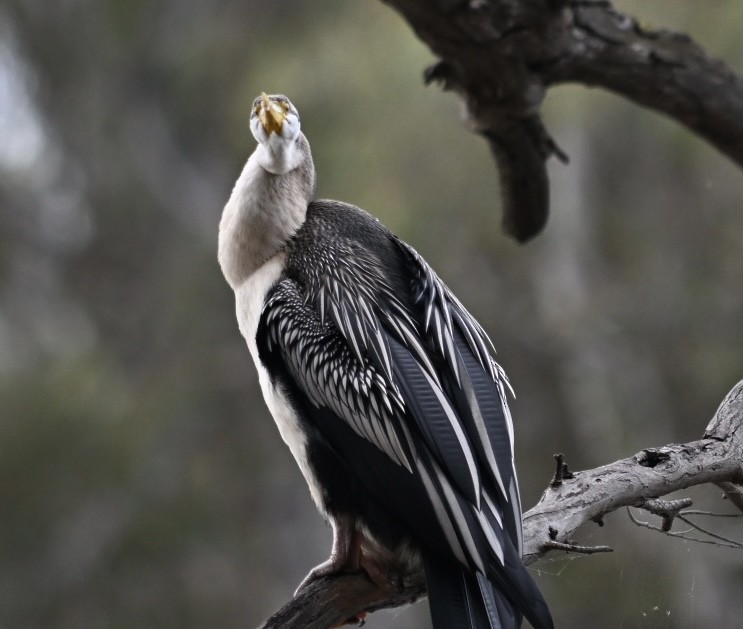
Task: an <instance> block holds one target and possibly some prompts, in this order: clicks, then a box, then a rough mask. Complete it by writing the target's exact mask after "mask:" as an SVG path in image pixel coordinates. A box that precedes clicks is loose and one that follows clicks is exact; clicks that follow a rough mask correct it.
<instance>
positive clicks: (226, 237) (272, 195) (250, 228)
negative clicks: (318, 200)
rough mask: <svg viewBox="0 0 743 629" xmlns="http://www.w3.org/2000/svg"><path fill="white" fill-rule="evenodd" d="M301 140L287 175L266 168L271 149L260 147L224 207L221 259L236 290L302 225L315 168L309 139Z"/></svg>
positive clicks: (221, 263) (225, 274) (220, 231)
mask: <svg viewBox="0 0 743 629" xmlns="http://www.w3.org/2000/svg"><path fill="white" fill-rule="evenodd" d="M297 143H298V144H297V147H296V150H297V151H298V159H297V165H296V167H294V168H292V169H291V170H289V171H288V172H284V173H283V174H275V173H272V172H269V171H268V170H267V169H266V161H267V156H266V150H267V149H266V147H264V146H262V145H258V148H257V149H256V150H255V152H254V153H253V154H252V155H251V156H250V158H249V159H248V161H247V163H246V164H245V167H244V168H243V171H242V173H241V174H240V177H239V178H238V180H237V183H236V184H235V187H234V189H233V190H232V194H231V195H230V199H229V201H228V202H227V205H225V207H224V211H223V212H222V220H221V221H220V224H219V254H218V258H219V264H220V266H221V267H222V272H223V273H224V276H225V278H226V279H227V282H228V283H229V284H230V286H232V288H233V289H234V288H237V287H238V286H239V285H240V284H242V283H243V282H244V281H245V280H246V279H247V278H248V277H250V275H252V273H253V272H254V271H255V270H256V269H258V267H260V266H261V265H262V264H263V263H264V262H266V261H267V260H269V259H270V258H271V257H273V256H274V255H275V254H276V253H278V252H279V251H280V250H281V249H282V248H283V247H284V245H285V244H286V242H287V241H288V240H289V239H290V238H291V237H292V236H293V235H294V234H295V233H296V232H297V230H298V229H299V228H300V227H301V226H302V224H303V223H304V220H305V216H306V212H307V205H308V203H309V202H310V201H311V200H312V195H313V192H314V184H315V172H314V166H313V163H312V156H311V154H310V148H309V144H308V143H307V140H306V139H305V137H304V136H303V135H301V134H300V136H299V138H297ZM272 170H273V169H272Z"/></svg>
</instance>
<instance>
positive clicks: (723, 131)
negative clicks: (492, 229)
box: [382, 0, 743, 241]
mask: <svg viewBox="0 0 743 629" xmlns="http://www.w3.org/2000/svg"><path fill="white" fill-rule="evenodd" d="M382 1H383V2H385V3H386V4H388V5H390V6H391V7H393V8H394V9H396V10H397V11H398V12H399V13H400V14H402V16H403V17H404V18H405V20H406V21H407V22H408V23H409V24H410V26H411V27H412V28H413V30H414V31H415V32H416V34H417V35H418V37H420V38H421V39H422V40H423V41H424V42H425V43H426V44H427V45H428V46H429V47H430V48H431V50H432V51H433V52H434V54H436V55H437V56H438V57H439V58H440V59H441V61H440V62H439V63H437V64H436V65H434V66H433V68H430V69H429V70H428V71H427V72H426V75H425V76H426V81H427V82H431V81H437V82H439V83H441V84H442V85H443V87H444V89H451V90H454V91H456V92H458V93H459V94H460V95H461V96H462V97H463V99H464V101H465V104H466V106H467V111H468V118H469V122H470V126H471V128H472V130H473V131H475V132H477V133H480V134H482V135H483V136H484V137H485V138H486V140H487V141H488V144H489V145H490V148H491V151H492V153H493V155H494V157H495V161H496V164H497V168H498V172H499V176H500V180H501V194H502V197H503V212H504V216H503V223H504V228H505V229H506V231H507V232H508V233H509V234H511V235H512V236H514V237H515V238H516V239H517V240H519V241H525V240H528V239H529V238H531V237H533V236H534V235H536V234H537V233H539V231H540V230H541V229H542V227H543V226H544V224H545V222H546V220H547V214H548V211H549V181H548V177H547V169H546V161H547V159H548V158H549V157H550V156H551V155H557V156H558V157H559V158H561V159H563V160H564V159H566V158H565V156H564V154H563V153H562V152H561V151H560V150H559V149H558V148H557V145H556V144H555V142H554V141H553V140H552V138H551V137H550V134H549V133H548V131H547V130H546V129H545V127H544V125H543V123H542V120H541V117H540V115H539V107H540V105H541V103H542V100H543V99H544V96H545V93H546V91H547V89H548V88H549V87H551V86H553V85H557V84H560V83H566V82H577V83H582V84H585V85H590V86H599V87H604V88H606V89H609V90H611V91H613V92H615V93H617V94H620V95H622V96H625V97H626V98H629V99H631V100H633V101H634V102H636V103H638V104H640V105H643V106H645V107H649V108H651V109H654V110H656V111H658V112H661V113H664V114H666V115H668V116H670V117H672V118H675V119H676V120H677V121H679V122H680V123H682V124H684V125H686V126H687V127H688V128H690V129H691V130H692V131H693V132H695V133H696V134H698V135H699V136H700V137H702V138H704V139H705V140H707V141H708V142H710V143H711V144H712V145H713V146H715V147H716V148H717V149H719V150H720V151H722V152H723V153H725V154H726V155H728V156H729V157H730V158H731V159H733V160H734V161H736V162H737V163H738V164H739V165H741V166H743V77H741V76H740V75H739V74H736V73H735V72H733V70H731V69H730V68H729V67H728V66H727V65H726V64H725V63H724V62H722V61H720V60H718V59H714V58H712V57H710V56H709V55H707V54H706V53H705V52H704V50H703V49H702V48H700V47H699V46H698V45H697V44H695V43H694V42H693V41H692V40H691V39H690V38H689V37H688V36H686V35H680V34H676V33H671V32H668V31H651V30H647V29H644V28H642V27H641V26H640V25H639V24H638V22H637V21H636V20H635V19H634V18H631V17H628V16H625V15H622V14H621V13H619V12H617V11H616V10H614V8H613V7H612V6H611V3H609V2H602V1H596V2H589V1H585V0H436V1H432V0H382Z"/></svg>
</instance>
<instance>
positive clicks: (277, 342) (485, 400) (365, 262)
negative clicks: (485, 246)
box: [219, 94, 552, 629]
mask: <svg viewBox="0 0 743 629" xmlns="http://www.w3.org/2000/svg"><path fill="white" fill-rule="evenodd" d="M250 129H251V131H252V133H253V135H254V136H255V139H256V140H257V142H258V146H257V148H256V149H255V152H254V153H253V154H252V155H251V156H250V158H249V159H248V161H247V163H246V165H245V167H244V169H243V171H242V173H241V175H240V177H239V179H238V180H237V183H236V184H235V187H234V189H233V191H232V195H231V196H230V199H229V201H228V202H227V205H226V206H225V208H224V212H223V214H222V219H221V222H220V226H219V262H220V265H221V267H222V270H223V272H224V275H225V278H226V279H227V282H228V283H229V284H230V286H231V287H232V288H233V289H234V291H235V297H236V302H237V303H236V306H237V319H238V322H239V327H240V331H241V332H242V334H243V336H244V337H245V340H246V341H247V344H248V348H249V349H250V353H251V354H252V356H253V359H254V361H255V364H256V367H257V369H258V374H259V378H260V385H261V388H262V390H263V395H264V397H265V400H266V403H267V405H268V408H269V409H270V411H271V413H272V415H273V417H274V419H275V420H276V423H277V425H278V428H279V431H280V433H281V436H282V438H283V439H284V441H285V442H286V443H287V444H288V446H289V448H290V450H291V452H292V454H293V455H294V458H295V459H296V460H297V463H298V464H299V467H300V469H301V471H302V473H303V475H304V477H305V479H306V480H307V483H308V485H309V488H310V492H311V494H312V498H313V500H314V502H315V504H316V505H317V507H318V508H319V509H320V511H321V512H322V513H323V514H324V515H325V517H326V518H327V519H328V520H329V521H330V523H331V525H332V527H333V547H332V552H331V555H330V558H329V559H328V560H327V561H326V562H324V563H323V564H321V565H319V566H317V567H316V568H314V569H313V570H312V572H311V573H310V574H309V575H308V577H307V579H312V578H313V577H314V576H318V575H322V574H328V573H332V572H336V571H346V570H347V571H353V570H359V569H363V570H365V571H366V572H367V573H368V574H369V576H370V578H371V579H372V580H374V581H377V582H379V583H383V581H384V578H385V571H386V570H388V569H389V567H390V566H391V565H396V566H397V568H398V569H400V568H402V569H404V570H413V569H415V568H416V567H420V566H421V564H422V566H423V568H424V569H425V574H426V582H427V589H428V599H429V605H430V609H431V616H432V619H433V624H434V626H435V627H436V628H437V629H458V628H466V629H474V628H476V629H495V628H497V627H504V628H508V627H518V626H520V624H521V618H522V615H523V616H526V618H527V619H528V620H529V621H530V622H531V623H532V625H534V626H535V627H538V628H548V627H551V626H552V620H551V618H550V614H549V611H548V609H547V606H546V604H545V602H544V600H543V599H542V596H541V594H540V592H539V590H538V589H537V587H536V585H535V584H534V582H533V581H532V579H531V576H530V575H529V573H528V571H527V570H526V568H525V567H524V565H523V563H522V561H521V549H522V537H521V536H522V533H521V506H520V500H519V493H518V486H517V482H516V474H515V469H514V465H513V426H512V423H511V417H510V413H509V410H508V406H507V404H506V398H505V388H506V386H508V382H507V380H506V377H505V374H504V373H503V371H502V369H501V368H500V367H499V365H498V364H497V363H496V362H495V361H494V360H493V358H492V355H491V346H490V341H489V339H488V338H487V336H486V334H485V332H484V331H483V330H482V328H481V327H480V325H479V324H478V323H477V322H476V321H475V320H474V319H473V318H472V316H471V315H470V314H469V313H468V312H467V311H466V310H465V308H464V307H463V306H462V304H461V303H460V302H459V301H458V300H457V298H456V297H455V296H454V295H453V294H452V293H451V291H450V290H449V289H448V288H447V287H446V286H445V285H444V283H443V282H442V281H441V280H440V279H439V278H438V276H437V275H436V274H435V273H434V272H433V270H432V269H431V268H430V267H429V266H428V264H426V262H425V261H424V260H423V259H422V258H421V257H420V256H419V255H418V254H417V253H416V252H415V250H413V248H412V247H410V246H409V245H407V244H406V243H404V242H402V241H401V240H400V239H399V238H397V237H396V236H395V235H394V234H392V233H391V232H390V231H388V230H387V229H386V228H385V227H384V226H383V225H381V224H380V223H379V221H377V220H376V219H375V218H373V217H372V216H370V215H369V214H367V213H366V212H364V211H363V210H361V209H359V208H357V207H354V206H352V205H348V204H345V203H340V202H337V201H328V200H313V193H314V187H315V169H314V165H313V161H312V155H311V153H310V147H309V144H308V142H307V139H306V138H305V136H304V134H302V133H301V131H300V124H299V115H298V114H297V110H296V109H295V108H294V106H293V105H292V104H291V103H290V102H289V100H288V99H287V98H286V97H284V96H266V95H265V94H263V95H262V96H260V97H259V98H257V99H256V101H255V103H254V104H253V110H252V115H251V119H250ZM359 611H362V610H359Z"/></svg>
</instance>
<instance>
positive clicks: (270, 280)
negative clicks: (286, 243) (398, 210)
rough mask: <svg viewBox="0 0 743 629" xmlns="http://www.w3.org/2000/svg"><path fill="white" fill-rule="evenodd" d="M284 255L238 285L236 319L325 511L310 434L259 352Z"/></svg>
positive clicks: (289, 441) (312, 490) (285, 436)
mask: <svg viewBox="0 0 743 629" xmlns="http://www.w3.org/2000/svg"><path fill="white" fill-rule="evenodd" d="M285 259H286V256H285V255H284V254H283V253H279V254H277V255H275V256H274V257H273V258H271V259H270V260H268V261H267V262H265V263H264V264H263V265H262V266H261V267H259V268H258V270H256V271H255V272H254V273H253V274H252V275H251V276H250V277H249V278H248V279H247V280H245V281H244V282H243V283H242V284H241V285H240V286H238V287H236V288H235V300H236V308H237V321H238V325H239V326H240V332H241V333H242V335H243V336H244V337H245V340H246V342H247V344H248V349H249V350H250V354H251V356H252V357H253V361H254V362H255V366H256V368H257V370H258V380H259V382H260V385H261V390H262V391H263V398H264V399H265V400H266V405H267V406H268V410H269V411H271V415H273V418H274V420H275V421H276V425H277V426H278V428H279V433H280V434H281V438H282V439H283V440H284V442H285V443H286V444H287V445H288V446H289V450H291V453H292V455H293V456H294V458H295V459H296V461H297V464H298V465H299V469H300V470H301V471H302V474H303V475H304V477H305V479H306V481H307V484H308V485H309V488H310V493H311V494H312V499H313V500H314V502H315V504H316V505H317V507H318V509H320V511H323V512H324V508H323V502H324V501H323V499H322V497H323V491H322V488H321V487H320V485H319V484H318V483H317V480H316V479H315V477H314V474H313V473H312V470H311V469H310V466H309V463H308V460H307V437H306V435H305V433H304V432H303V431H302V429H301V426H300V422H299V418H298V417H297V414H296V412H295V411H294V409H293V408H292V406H291V404H290V403H289V402H288V400H287V397H286V394H285V393H284V391H282V390H281V388H280V387H274V385H273V383H272V382H271V379H270V377H269V375H268V371H267V370H266V368H265V367H264V366H263V363H262V362H261V360H260V358H259V356H258V346H257V344H256V332H257V330H258V322H259V321H260V316H261V311H262V308H263V304H264V302H265V299H266V294H267V293H268V291H269V289H270V288H271V287H272V286H273V285H274V284H275V283H276V281H277V280H278V278H279V277H280V275H281V272H282V271H283V269H284V263H285Z"/></svg>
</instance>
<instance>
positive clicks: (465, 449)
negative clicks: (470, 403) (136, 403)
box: [421, 371, 482, 509]
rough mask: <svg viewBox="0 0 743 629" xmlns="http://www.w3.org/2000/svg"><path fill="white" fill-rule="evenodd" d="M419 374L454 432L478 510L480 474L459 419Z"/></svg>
mask: <svg viewBox="0 0 743 629" xmlns="http://www.w3.org/2000/svg"><path fill="white" fill-rule="evenodd" d="M421 373H422V374H423V375H424V377H425V378H426V379H427V380H428V384H429V386H430V387H431V390H432V391H433V393H434V395H435V396H436V399H437V400H438V402H439V404H440V405H441V408H443V409H444V412H445V413H446V417H447V419H448V420H449V423H450V424H451V427H452V430H453V431H454V435H455V436H456V438H457V441H458V442H459V447H460V449H461V450H462V454H464V458H465V461H467V467H468V469H469V471H470V474H469V476H470V481H471V482H472V489H473V492H472V493H473V495H474V496H475V500H476V503H475V506H476V507H477V508H478V509H479V508H480V493H481V487H482V485H481V484H480V472H479V471H478V469H477V465H476V464H475V459H474V456H473V453H472V451H471V450H470V446H469V442H468V441H467V437H466V436H465V434H464V430H463V429H462V426H461V424H460V422H459V418H458V417H457V415H456V413H455V412H454V409H453V408H452V407H451V404H450V403H449V400H448V399H447V397H446V396H445V395H444V392H443V391H442V390H441V389H440V388H439V386H438V385H437V384H436V383H435V382H434V381H433V380H432V379H431V377H430V376H429V375H428V374H427V373H426V372H425V371H422V372H421Z"/></svg>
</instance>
